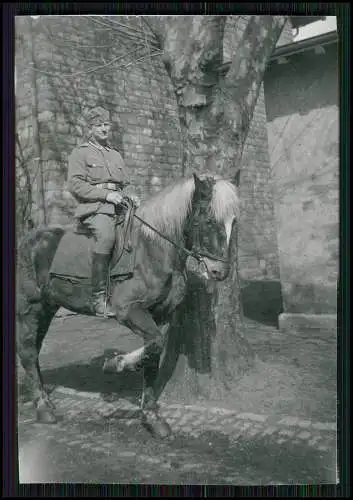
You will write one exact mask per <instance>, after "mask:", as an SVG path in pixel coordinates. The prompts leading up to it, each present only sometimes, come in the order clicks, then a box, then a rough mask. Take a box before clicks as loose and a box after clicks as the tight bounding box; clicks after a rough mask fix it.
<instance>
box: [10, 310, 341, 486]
mask: <svg viewBox="0 0 353 500" xmlns="http://www.w3.org/2000/svg"><path fill="white" fill-rule="evenodd" d="M246 331H247V335H248V338H249V341H250V342H251V343H252V345H253V347H254V349H255V351H256V353H257V355H258V357H259V361H258V362H257V363H256V366H255V367H254V368H253V369H252V370H251V371H250V372H249V373H248V374H247V375H246V376H245V377H243V379H241V380H240V382H239V383H238V384H237V385H236V387H235V388H234V390H233V393H232V397H230V398H227V400H226V401H225V400H222V401H221V402H220V401H201V402H198V401H195V402H194V404H195V405H197V404H198V403H199V404H201V405H202V406H203V407H206V408H207V407H209V408H214V407H216V406H217V407H221V408H228V409H229V410H232V411H233V412H239V413H243V414H244V415H245V414H247V415H250V417H249V418H250V420H248V421H247V420H243V421H242V422H241V421H239V422H238V423H236V425H234V418H233V417H232V418H231V419H230V420H231V423H230V424H229V427H230V429H231V430H230V434H228V435H226V434H224V433H223V432H222V431H223V427H224V424H223V422H225V420H224V417H221V416H218V417H215V420H214V423H210V419H209V416H207V417H206V419H204V420H203V422H205V420H206V426H207V424H209V425H208V430H207V429H205V428H202V427H203V425H204V424H200V425H199V424H197V422H196V419H197V418H198V417H197V412H194V413H193V410H192V409H188V408H183V406H182V405H179V406H180V407H181V408H180V409H179V410H171V414H172V421H171V423H172V428H173V432H174V436H173V439H172V440H171V441H169V442H167V443H163V442H159V441H156V440H155V439H153V438H152V437H151V436H150V435H149V433H148V432H147V431H146V430H145V429H143V428H142V426H141V425H140V423H139V421H138V420H132V421H131V422H130V424H129V425H128V424H127V423H126V422H125V423H124V422H123V421H120V420H117V419H116V418H111V419H109V418H108V419H107V418H102V417H101V416H99V415H98V417H97V415H96V416H95V417H94V418H93V417H92V411H91V412H89V411H88V412H87V411H86V409H87V407H88V408H89V409H90V410H92V407H93V406H94V405H93V403H90V402H89V398H88V399H87V400H86V402H84V399H82V402H80V401H79V399H80V398H79V397H78V396H77V395H75V391H83V393H85V394H92V395H93V394H97V393H99V394H100V395H103V396H104V394H105V396H106V397H108V396H109V394H111V393H119V392H120V397H124V393H123V392H124V390H127V393H128V394H127V397H128V398H129V397H130V396H131V394H135V396H136V398H137V397H138V396H139V395H140V389H141V380H140V379H139V374H135V376H132V375H131V374H128V375H127V376H126V375H123V376H122V377H121V378H120V379H119V378H117V377H116V376H115V375H114V376H103V374H102V370H101V367H102V356H103V353H104V351H106V350H107V349H118V350H119V351H125V352H126V351H129V350H131V349H134V348H137V347H139V346H141V345H142V342H141V340H140V339H139V338H136V337H134V336H132V335H131V333H130V332H129V331H128V330H127V329H124V328H120V327H119V329H118V328H117V325H116V323H115V322H114V321H112V320H107V321H102V320H99V319H96V318H89V317H83V316H76V317H75V316H72V317H71V316H70V317H67V318H65V319H62V318H56V319H55V320H54V321H53V323H52V325H51V327H50V330H49V333H48V336H47V338H46V340H45V342H44V345H43V349H42V353H41V356H40V363H41V366H42V372H43V377H44V381H45V383H47V384H49V385H52V386H61V387H63V388H65V389H66V388H67V389H68V390H70V389H72V390H73V393H72V395H71V396H70V395H69V396H64V398H63V399H62V400H61V401H60V400H59V407H60V408H61V409H62V410H63V412H64V413H65V412H66V418H65V419H64V421H63V422H61V423H59V424H57V425H55V426H45V425H44V426H43V425H41V424H38V423H36V422H35V421H34V413H33V408H32V407H31V405H29V406H28V405H26V404H25V405H23V404H22V403H21V404H20V420H19V451H20V457H19V460H20V466H21V470H22V472H21V474H22V480H21V481H22V482H83V483H87V482H95V483H100V482H106V483H125V482H129V483H148V484H152V483H153V484H238V485H239V484H243V485H245V484H253V485H254V484H289V483H291V484H318V483H333V482H335V479H336V457H335V455H336V451H335V445H334V432H333V433H332V431H331V432H330V435H329V434H327V433H326V434H325V432H324V431H320V430H319V429H320V424H319V427H317V425H316V431H315V432H316V434H315V432H308V428H306V429H300V428H297V429H296V430H295V429H294V430H293V429H292V428H291V427H290V426H289V427H286V428H283V427H278V428H277V427H276V425H273V423H271V422H270V421H266V422H267V423H264V422H263V423H262V424H261V422H256V421H255V422H254V421H253V422H252V421H251V418H252V417H251V414H257V417H256V415H253V417H254V416H255V417H256V418H258V417H259V416H260V417H261V415H267V416H270V417H271V418H272V419H274V421H275V420H277V421H279V420H280V419H281V418H282V417H286V416H290V417H296V418H300V419H304V424H305V425H311V424H312V423H313V422H315V421H316V422H331V423H334V422H335V420H336V374H335V370H336V368H335V355H334V341H332V343H331V344H332V345H331V347H330V346H327V345H325V346H320V348H318V346H317V345H316V344H313V345H312V346H311V347H310V342H309V343H307V345H304V346H303V345H302V344H300V345H299V346H298V339H294V338H292V339H291V338H288V337H286V336H284V335H283V334H281V333H280V332H278V331H277V330H276V329H275V328H272V327H268V326H264V325H263V324H260V323H256V322H251V321H249V320H246ZM323 352H324V353H326V355H323ZM21 381H23V370H22V369H20V370H19V382H20V386H21V388H23V385H22V383H21ZM77 394H78V393H77ZM22 396H23V398H21V399H27V398H26V391H25V390H24V391H22ZM105 396H104V397H105ZM104 397H103V399H102V398H101V396H99V399H98V402H97V405H98V406H97V407H99V406H100V405H103V406H104V404H105V402H104ZM108 399H109V398H108ZM113 399H114V398H113ZM163 401H164V398H163V397H162V398H161V402H162V403H163ZM167 402H168V401H167ZM169 403H170V402H169ZM171 406H172V405H171ZM65 408H66V409H65ZM85 408H86V409H85ZM69 410H70V411H72V416H71V417H69V415H68V413H70V412H69ZM177 411H178V412H179V416H177ZM93 413H94V412H93ZM188 418H189V420H188V422H189V423H187V422H186V420H187V419H188ZM222 418H223V420H222ZM247 418H248V417H247ZM185 419H186V420H185ZM201 420H202V419H201ZM182 422H186V423H184V424H183V423H182ZM187 426H189V427H190V433H189V435H186V434H185V433H183V431H185V429H186V427H187ZM237 426H238V427H237ZM331 427H332V425H331ZM201 428H202V429H201ZM311 428H313V431H314V429H315V425H311ZM194 431H195V432H194ZM320 433H321V436H320ZM290 436H293V437H290ZM315 436H317V437H315ZM317 439H321V441H320V442H321V443H322V445H321V446H320V445H319V446H318V445H316V444H314V445H310V442H312V443H314V442H316V440H317ZM327 439H328V440H327ZM320 449H321V450H322V451H320ZM33 456H35V457H36V461H35V463H34V462H33Z"/></svg>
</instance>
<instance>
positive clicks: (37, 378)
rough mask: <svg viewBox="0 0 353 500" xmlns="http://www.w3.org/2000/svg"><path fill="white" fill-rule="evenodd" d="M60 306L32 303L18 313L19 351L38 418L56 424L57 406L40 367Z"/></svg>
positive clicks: (17, 333)
mask: <svg viewBox="0 0 353 500" xmlns="http://www.w3.org/2000/svg"><path fill="white" fill-rule="evenodd" d="M57 309H58V308H57V307H53V306H48V305H44V304H41V303H37V304H31V305H29V306H28V308H27V309H26V310H24V311H21V312H19V313H18V314H17V325H16V326H17V332H16V335H17V353H18V356H19V358H20V361H21V364H22V366H23V368H24V370H25V373H26V376H27V379H28V381H29V382H30V386H31V393H32V398H33V402H34V406H35V408H36V413H37V420H39V421H41V422H45V423H56V421H57V419H56V417H55V415H54V412H53V409H54V405H53V403H52V402H51V401H50V399H49V396H48V394H47V393H46V391H45V388H44V385H43V381H42V376H41V372H40V366H39V360H38V357H39V353H40V349H41V347H42V343H43V340H44V338H45V335H46V333H47V331H48V329H49V326H50V323H51V320H52V319H53V317H54V315H55V312H56V311H57Z"/></svg>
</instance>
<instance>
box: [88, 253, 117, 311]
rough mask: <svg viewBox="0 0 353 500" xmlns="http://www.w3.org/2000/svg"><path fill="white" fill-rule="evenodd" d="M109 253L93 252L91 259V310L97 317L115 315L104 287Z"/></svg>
mask: <svg viewBox="0 0 353 500" xmlns="http://www.w3.org/2000/svg"><path fill="white" fill-rule="evenodd" d="M109 261H110V255H105V254H97V253H93V259H92V294H93V312H94V314H95V315H96V316H98V317H109V318H112V317H114V316H115V313H114V311H113V310H112V308H111V305H110V304H109V303H108V300H107V294H106V287H107V278H108V269H109Z"/></svg>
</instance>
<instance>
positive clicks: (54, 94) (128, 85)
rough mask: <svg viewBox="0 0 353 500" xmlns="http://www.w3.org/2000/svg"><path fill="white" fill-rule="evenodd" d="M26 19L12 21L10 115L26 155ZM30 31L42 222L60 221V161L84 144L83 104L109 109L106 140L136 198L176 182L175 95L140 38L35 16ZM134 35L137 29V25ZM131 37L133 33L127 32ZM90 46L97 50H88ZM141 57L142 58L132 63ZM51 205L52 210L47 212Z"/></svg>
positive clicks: (79, 21) (83, 21) (79, 20)
mask: <svg viewBox="0 0 353 500" xmlns="http://www.w3.org/2000/svg"><path fill="white" fill-rule="evenodd" d="M27 20H28V18H27V19H25V18H21V17H20V18H17V19H16V32H17V37H16V39H17V43H16V76H17V86H16V111H17V131H18V133H19V135H20V137H21V140H22V144H23V148H24V150H25V153H26V154H28V155H29V157H31V151H32V140H33V136H32V127H31V117H32V116H33V113H32V109H31V101H30V98H29V94H30V91H31V84H30V82H29V79H30V71H31V69H30V66H29V63H31V62H32V61H31V60H32V58H31V55H30V46H29V30H28V26H27V25H26V22H27ZM128 22H130V21H129V20H127V19H126V18H125V23H128ZM133 22H134V21H132V23H133ZM33 27H34V39H35V58H36V64H37V66H38V68H39V71H36V80H37V88H38V96H39V100H38V106H39V109H38V111H39V122H40V123H39V125H40V142H41V150H42V151H41V157H42V160H43V165H42V166H43V168H44V169H45V184H46V191H47V192H46V201H47V208H48V213H49V221H50V222H62V221H63V213H62V210H61V209H60V208H59V209H58V197H62V196H63V193H64V194H65V200H63V203H62V204H61V205H64V204H65V203H66V202H67V200H68V199H69V198H70V196H69V195H68V193H65V189H64V188H65V179H66V173H67V157H68V155H69V154H70V153H71V151H72V149H73V147H75V146H76V145H77V144H78V143H80V142H82V140H83V137H84V136H83V134H84V128H83V127H82V125H81V124H80V119H81V116H82V110H83V109H84V107H85V106H89V107H91V106H94V105H103V106H105V107H107V108H108V109H109V110H110V112H111V118H112V121H113V122H114V129H113V131H112V135H113V138H112V142H113V144H114V145H115V147H117V148H118V149H119V150H120V151H121V152H122V154H123V156H124V158H125V161H126V163H127V166H128V167H129V168H130V171H131V178H132V183H133V184H134V185H135V186H136V190H137V192H138V193H139V194H140V196H141V197H142V198H144V197H146V196H148V195H149V194H150V193H151V192H153V191H154V190H155V189H159V188H160V187H162V186H164V185H166V184H168V183H169V182H171V181H172V180H173V179H174V178H176V177H179V176H180V175H181V149H180V137H179V121H178V114H177V107H176V101H175V96H174V91H173V88H172V86H171V84H170V82H169V79H168V77H167V74H166V70H165V68H164V65H163V63H162V62H161V61H160V58H158V57H154V56H153V54H152V56H151V57H148V56H146V54H147V51H146V48H145V44H144V43H143V40H142V42H141V41H140V39H139V40H138V41H136V40H135V38H131V39H130V38H129V37H127V36H126V34H125V33H126V30H124V33H122V32H119V31H117V32H116V31H110V30H108V29H104V27H102V28H101V31H96V30H93V27H95V25H93V24H92V21H89V19H88V18H85V17H70V16H62V17H60V16H58V17H56V16H50V17H44V16H42V17H41V18H40V19H38V20H37V21H33ZM98 28H99V26H98ZM136 29H140V31H141V28H140V27H139V26H137V27H136ZM131 33H132V34H133V35H134V33H135V32H134V31H133V29H132V28H131ZM50 36H52V37H53V38H54V39H55V44H54V43H53V42H52V41H51V40H50ZM140 36H143V35H140ZM137 44H138V45H139V46H137ZM140 44H141V45H140ZM92 45H93V46H95V47H96V48H95V49H92ZM134 48H135V49H136V50H134V52H133V53H131V54H130V55H126V53H128V52H131V51H132V50H133V49H134ZM151 50H152V53H153V49H151ZM124 54H125V55H124ZM123 55H124V57H122V56H123ZM144 56H145V57H144ZM142 57H144V60H142V61H138V59H140V58H142ZM113 58H117V59H118V58H120V59H119V60H118V61H117V62H116V64H114V65H111V66H105V67H103V68H102V69H101V70H96V71H94V72H90V71H89V68H92V67H97V66H104V65H105V64H106V63H107V62H108V61H111V60H112V59H113ZM87 70H88V73H87ZM84 72H86V73H84ZM66 75H68V76H66ZM27 138H28V139H27ZM32 161H33V160H32ZM52 200H55V201H56V204H55V206H51V201H52ZM61 205H60V206H61Z"/></svg>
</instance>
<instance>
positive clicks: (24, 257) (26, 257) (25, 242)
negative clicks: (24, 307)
mask: <svg viewBox="0 0 353 500" xmlns="http://www.w3.org/2000/svg"><path fill="white" fill-rule="evenodd" d="M34 232H35V230H31V231H29V232H28V233H27V234H26V235H25V236H24V237H23V238H22V239H21V241H19V242H18V245H17V255H16V297H17V300H20V302H21V301H22V300H23V299H25V301H26V302H29V303H33V302H39V301H40V299H41V290H40V287H39V285H38V280H37V273H36V269H35V263H34V259H33V250H34V245H33V243H34V238H33V233H34Z"/></svg>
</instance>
